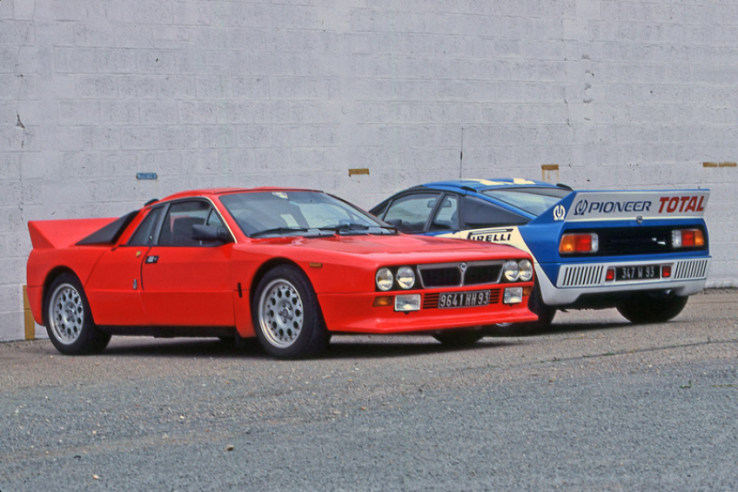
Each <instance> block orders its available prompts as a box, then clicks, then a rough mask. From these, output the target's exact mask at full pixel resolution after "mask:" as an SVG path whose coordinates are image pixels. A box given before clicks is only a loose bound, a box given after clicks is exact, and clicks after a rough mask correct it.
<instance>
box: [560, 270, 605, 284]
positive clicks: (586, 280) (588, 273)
mask: <svg viewBox="0 0 738 492" xmlns="http://www.w3.org/2000/svg"><path fill="white" fill-rule="evenodd" d="M602 270H603V267H602V266H601V265H586V266H569V267H567V266H565V267H563V268H562V269H561V274H560V277H559V278H560V279H561V280H560V282H559V287H586V286H588V285H597V284H599V283H600V280H601V279H602Z"/></svg>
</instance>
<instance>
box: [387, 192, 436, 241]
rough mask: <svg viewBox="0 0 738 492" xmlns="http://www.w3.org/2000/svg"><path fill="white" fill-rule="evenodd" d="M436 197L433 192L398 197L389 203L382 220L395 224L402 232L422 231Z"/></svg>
mask: <svg viewBox="0 0 738 492" xmlns="http://www.w3.org/2000/svg"><path fill="white" fill-rule="evenodd" d="M438 198H439V196H438V195H437V194H434V193H422V194H418V195H409V196H404V197H402V198H398V199H397V200H395V201H394V202H392V205H390V207H389V209H388V210H387V214H386V215H385V216H384V221H385V222H387V223H389V224H393V225H396V226H397V227H398V228H399V229H400V230H401V231H402V232H410V233H413V232H423V229H424V228H425V224H426V223H427V222H428V217H430V214H431V212H433V208H434V207H435V206H436V202H437V201H438Z"/></svg>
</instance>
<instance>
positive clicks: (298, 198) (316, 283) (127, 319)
mask: <svg viewBox="0 0 738 492" xmlns="http://www.w3.org/2000/svg"><path fill="white" fill-rule="evenodd" d="M28 226H29V232H30V235H31V240H32V243H33V249H32V251H31V253H30V256H29V258H28V267H27V274H28V297H29V301H30V304H31V309H32V312H33V316H34V318H35V320H36V322H38V323H40V324H44V325H45V326H46V329H47V331H48V334H49V338H50V339H51V342H52V343H53V344H54V346H55V347H56V348H57V349H58V350H59V351H60V352H62V353H64V354H89V353H97V352H100V351H102V350H104V348H105V347H106V346H107V344H108V342H109V340H110V337H111V335H152V336H161V337H170V336H198V337H220V338H222V339H236V338H239V339H242V338H253V337H256V338H258V340H259V342H260V344H261V346H262V347H263V348H264V349H265V350H266V352H268V353H269V354H271V355H272V356H274V357H279V358H294V357H309V356H315V355H317V354H319V353H320V352H321V351H322V350H324V349H325V348H326V346H327V344H328V342H329V340H330V337H331V335H332V334H334V333H343V334H359V333H363V334H367V333H373V334H395V333H411V332H415V333H427V334H428V335H431V336H434V337H435V338H436V339H438V340H439V341H441V342H442V343H447V344H468V343H473V342H475V341H477V340H478V339H480V338H481V337H482V336H484V333H485V332H484V330H483V328H482V327H484V326H485V325H489V324H491V323H504V322H525V321H533V320H535V319H536V315H535V314H533V313H531V311H530V310H528V308H527V304H528V298H529V296H530V294H531V292H532V289H533V285H534V278H533V277H534V270H533V265H532V262H531V258H530V255H529V254H528V253H525V252H523V251H520V250H519V249H516V248H513V247H509V246H496V245H490V244H480V243H473V242H469V241H460V240H455V239H439V238H428V237H418V236H412V235H405V234H401V233H398V232H397V230H396V229H395V228H394V227H392V226H390V225H388V224H386V223H384V222H382V221H380V220H378V219H376V218H375V217H373V216H372V215H370V214H368V213H367V212H365V211H363V210H360V209H358V208H357V207H355V206H353V205H351V204H349V203H347V202H345V201H343V200H341V199H339V198H336V197H334V196H332V195H329V194H326V193H322V192H319V191H314V190H302V189H282V188H255V189H230V188H229V189H211V190H200V191H189V192H184V193H179V194H176V195H172V196H170V197H168V198H166V199H163V200H152V201H151V202H149V203H147V204H146V205H145V206H144V207H143V208H142V209H141V210H136V211H133V212H131V213H129V214H127V215H124V216H123V217H120V218H118V219H73V220H52V221H31V222H29V225H28Z"/></svg>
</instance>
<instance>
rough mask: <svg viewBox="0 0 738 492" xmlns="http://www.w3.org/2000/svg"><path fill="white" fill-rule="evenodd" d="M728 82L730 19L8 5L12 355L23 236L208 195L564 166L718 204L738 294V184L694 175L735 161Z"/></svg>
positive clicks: (2, 59)
mask: <svg viewBox="0 0 738 492" xmlns="http://www.w3.org/2000/svg"><path fill="white" fill-rule="evenodd" d="M736 79H738V1H736V0H732V1H723V2H720V3H716V2H713V1H712V0H693V1H690V2H673V1H669V0H654V1H650V2H641V1H634V0H631V1H625V0H623V1H609V0H529V1H526V2H520V1H516V0H510V1H489V2H477V1H474V0H402V1H400V0H289V1H286V0H273V1H269V0H263V1H259V0H249V1H230V0H229V1H218V0H212V1H195V0H181V1H177V2H171V1H165V0H133V1H131V0H129V1H126V2H120V1H114V0H1V1H0V214H1V215H0V217H2V219H3V220H1V221H0V268H2V271H3V275H2V277H0V340H4V339H15V338H19V337H21V336H22V334H23V326H22V314H21V309H22V301H21V299H20V291H21V290H20V287H21V285H22V284H23V283H24V282H25V278H24V266H25V260H26V258H27V255H28V251H29V249H30V240H29V238H28V233H27V229H26V225H25V224H26V222H27V221H28V220H33V219H47V218H52V217H53V218H72V217H84V216H117V215H120V214H123V213H125V212H127V211H128V210H131V209H133V208H137V207H139V206H140V205H141V204H142V203H143V202H144V201H146V200H148V199H149V198H152V197H155V196H156V197H163V196H165V195H167V194H169V193H172V192H175V191H179V190H182V189H186V188H193V187H200V186H223V185H233V184H237V185H243V186H261V185H268V184H284V185H288V186H290V185H291V186H311V187H316V188H321V189H325V190H329V191H331V192H335V193H337V194H339V195H343V196H347V197H350V198H352V199H353V200H354V201H356V202H357V203H358V204H359V205H361V206H364V207H367V208H368V207H370V206H371V205H373V204H374V203H376V202H377V201H379V200H380V199H382V198H384V197H386V196H387V195H389V194H390V193H392V192H394V191H397V190H399V189H401V188H403V187H406V186H410V185H413V184H417V183H419V182H424V181H427V180H433V179H444V178H455V177H458V176H459V175H460V174H461V175H463V176H465V177H494V176H523V177H529V178H536V179H538V178H540V176H541V167H540V166H541V165H542V164H552V163H555V164H559V166H560V173H559V177H560V180H561V181H563V182H567V183H569V184H572V185H574V186H575V187H580V188H615V189H627V188H655V187H709V188H711V189H712V196H711V199H710V206H709V209H708V214H707V220H708V224H709V227H710V231H711V240H712V252H713V256H714V258H715V260H714V263H713V268H712V273H711V277H710V282H709V283H710V285H714V286H721V285H731V286H735V285H736V284H737V283H738V259H736V255H735V253H734V251H735V246H736V243H738V232H736V231H738V227H736V224H735V222H736V219H735V217H736V216H738V213H737V212H738V204H737V203H736V201H737V200H736V183H737V182H738V169H737V168H730V167H723V168H710V169H707V168H703V167H702V162H704V161H712V162H726V161H727V162H735V161H737V160H738V139H737V138H736V133H737V132H736V131H737V130H738V93H737V92H736V89H735V87H736V83H735V81H736ZM462 134H463V155H464V158H463V164H462V165H461V166H460V163H459V154H460V151H461V145H462ZM354 167H366V168H369V169H370V173H371V174H370V175H369V176H360V177H356V176H354V177H349V176H348V169H349V168H354ZM137 172H156V173H158V175H159V179H158V180H157V181H155V182H148V181H136V179H135V175H136V173H137Z"/></svg>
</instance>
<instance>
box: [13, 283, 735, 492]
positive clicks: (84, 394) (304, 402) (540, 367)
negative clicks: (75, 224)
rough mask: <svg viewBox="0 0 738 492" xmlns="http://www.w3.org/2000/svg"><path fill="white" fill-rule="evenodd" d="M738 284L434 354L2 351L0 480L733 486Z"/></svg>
mask: <svg viewBox="0 0 738 492" xmlns="http://www.w3.org/2000/svg"><path fill="white" fill-rule="evenodd" d="M737 326H738V292H737V291H733V290H711V291H707V292H706V293H703V294H700V295H697V296H695V297H693V298H692V299H691V300H690V303H689V304H688V306H687V308H686V310H685V311H684V313H682V315H680V316H679V317H678V318H677V319H676V320H674V321H672V322H670V323H666V324H654V325H643V326H635V325H632V324H630V323H627V322H625V321H624V320H623V318H621V317H620V316H619V315H618V313H617V312H616V311H615V310H604V311H583V312H582V311H579V312H572V313H559V314H558V315H557V319H556V321H555V323H554V326H553V329H552V330H550V331H548V332H546V333H541V334H535V335H529V336H517V337H515V336H513V337H498V338H486V339H484V340H483V341H481V342H479V343H477V344H476V345H474V346H473V347H471V348H468V349H448V348H444V347H442V346H441V345H440V344H438V343H437V342H435V341H434V340H433V339H432V338H430V337H420V336H416V337H376V336H372V337H334V339H333V342H332V344H331V347H330V350H329V352H328V353H327V354H326V356H325V357H323V358H321V359H317V360H310V361H290V362H285V361H275V360H272V359H270V358H268V357H266V356H264V355H263V354H261V353H260V352H259V351H257V350H256V349H247V350H245V351H236V350H234V349H232V348H230V347H228V346H226V345H224V344H222V343H220V342H217V341H214V340H209V339H199V340H191V339H177V340H165V341H162V340H154V339H151V338H114V339H113V341H112V342H111V345H110V347H109V348H108V350H106V351H105V353H103V354H102V355H99V356H90V357H65V356H62V355H60V354H58V353H57V352H56V351H55V350H54V349H53V347H52V346H51V343H50V342H49V341H48V340H37V341H33V342H13V343H4V344H0V395H1V396H0V491H1V492H11V491H22V490H29V491H39V490H55V491H64V490H81V489H82V490H98V489H99V490H152V491H159V490H161V491H172V490H181V491H189V490H280V491H283V490H423V491H426V490H501V489H502V490H558V489H562V490H669V491H673V490H738V328H737Z"/></svg>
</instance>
